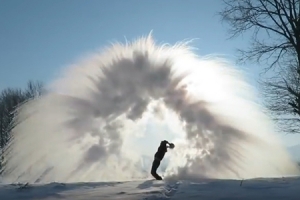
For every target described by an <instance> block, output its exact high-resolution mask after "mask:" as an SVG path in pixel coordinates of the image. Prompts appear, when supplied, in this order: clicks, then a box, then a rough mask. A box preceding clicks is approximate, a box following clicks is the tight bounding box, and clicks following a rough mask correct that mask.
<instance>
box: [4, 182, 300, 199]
mask: <svg viewBox="0 0 300 200" xmlns="http://www.w3.org/2000/svg"><path fill="white" fill-rule="evenodd" d="M0 199H1V200H18V199H22V200H29V199H30V200H37V199H40V200H46V199H47V200H50V199H52V200H64V199H68V200H96V199H97V200H99V199H104V200H109V199H128V200H135V199H144V200H146V199H147V200H151V199H152V200H154V199H175V200H179V199H186V200H187V199H191V200H196V199H201V200H206V199H209V200H214V199H222V200H225V199H227V200H229V199H230V200H235V199H243V200H244V199H247V200H252V199H254V200H267V199H270V200H271V199H272V200H274V199H277V200H279V199H280V200H281V199H282V200H299V199H300V178H299V177H292V178H277V179H266V178H264V179H252V180H244V181H240V180H201V181H196V182H190V181H156V180H140V181H129V182H111V183H71V184H70V183H69V184H64V183H50V184H45V185H38V184H37V185H27V186H25V187H20V185H3V184H2V185H1V186H0Z"/></svg>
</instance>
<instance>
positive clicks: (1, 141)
mask: <svg viewBox="0 0 300 200" xmlns="http://www.w3.org/2000/svg"><path fill="white" fill-rule="evenodd" d="M42 93H43V83H42V82H40V81H28V83H27V87H26V88H25V89H21V88H6V89H3V90H2V91H1V93H0V150H1V151H0V156H1V158H0V172H1V168H2V161H3V160H4V158H3V150H4V148H5V146H6V144H7V143H8V142H9V140H10V138H11V135H10V133H11V130H12V128H13V127H14V124H13V123H12V122H13V119H14V116H15V112H14V111H15V110H16V108H17V107H18V106H19V105H21V104H22V103H23V102H26V101H28V100H30V99H32V98H36V97H38V96H40V95H41V94H42Z"/></svg>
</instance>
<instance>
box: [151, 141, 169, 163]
mask: <svg viewBox="0 0 300 200" xmlns="http://www.w3.org/2000/svg"><path fill="white" fill-rule="evenodd" d="M167 144H168V142H167V141H165V140H164V141H161V143H160V146H159V147H158V149H157V152H156V153H155V155H154V157H155V158H156V159H158V160H162V159H163V158H164V156H165V153H166V152H167Z"/></svg>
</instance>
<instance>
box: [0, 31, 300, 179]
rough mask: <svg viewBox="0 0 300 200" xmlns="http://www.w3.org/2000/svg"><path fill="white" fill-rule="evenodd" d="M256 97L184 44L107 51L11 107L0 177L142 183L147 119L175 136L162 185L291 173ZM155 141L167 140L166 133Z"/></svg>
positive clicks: (140, 44)
mask: <svg viewBox="0 0 300 200" xmlns="http://www.w3.org/2000/svg"><path fill="white" fill-rule="evenodd" d="M254 98H255V94H254V93H253V92H252V88H251V87H250V86H249V85H248V84H247V83H246V82H245V81H244V80H243V77H242V74H241V73H240V72H238V71H237V70H235V69H234V68H233V67H232V66H230V63H228V62H226V61H225V60H221V59H219V58H213V57H211V58H210V57H203V58H201V57H198V56H196V55H195V54H194V53H193V52H192V51H191V49H190V48H189V47H188V46H187V45H186V44H182V43H179V44H176V45H174V46H167V45H163V46H157V45H156V44H155V43H154V41H153V40H152V38H151V36H149V37H147V38H141V39H139V40H137V41H134V42H133V43H127V44H125V45H123V44H114V45H112V46H111V47H109V48H107V49H105V50H104V51H103V52H100V53H99V54H95V55H93V56H91V57H89V58H87V59H85V60H83V61H81V62H79V63H78V64H77V65H72V66H70V67H69V68H67V69H66V70H65V71H64V73H62V76H61V77H58V78H57V79H56V80H55V81H54V82H53V83H52V84H51V85H50V87H49V92H48V93H47V94H44V95H43V96H41V97H40V98H38V99H34V100H32V101H29V102H27V103H25V104H23V105H22V106H21V107H20V108H19V110H18V115H17V117H16V119H15V120H16V123H17V125H16V127H15V128H14V129H13V131H12V134H13V140H12V142H11V144H10V145H9V147H8V148H7V149H6V165H5V170H4V177H5V178H6V180H7V181H10V182H14V181H29V182H50V181H63V182H72V181H116V180H132V179H136V178H142V177H147V176H149V172H145V171H143V170H142V167H141V163H140V159H141V157H142V156H143V154H142V151H143V148H153V147H149V146H147V144H149V143H150V142H151V141H150V140H151V138H154V136H151V135H149V136H148V138H150V140H149V139H148V140H149V141H144V142H143V144H144V146H142V147H141V145H138V144H137V143H136V142H133V141H134V140H135V139H136V138H137V137H141V138H143V134H145V128H146V126H147V124H148V125H149V124H151V120H149V119H150V118H154V119H157V121H159V122H160V123H161V124H164V125H165V126H167V127H169V129H170V130H173V132H169V133H168V134H173V136H174V138H175V140H174V143H175V145H176V148H175V149H174V150H172V151H171V150H170V152H168V153H167V154H168V155H169V156H170V157H169V160H170V162H169V164H168V167H167V171H166V175H167V176H168V177H172V178H182V179H188V178H191V177H193V178H200V177H209V178H251V177H259V176H282V175H297V174H299V171H298V169H297V167H296V164H295V163H293V162H292V161H291V160H290V158H289V157H288V154H287V152H286V151H285V149H284V148H283V147H282V145H281V144H280V142H279V141H278V139H277V138H276V137H275V135H274V132H275V131H274V129H273V126H272V123H271V121H270V120H269V119H268V118H267V116H265V114H264V113H263V112H262V108H260V107H259V106H258V105H256V104H255V103H254V102H255V101H254V100H255V99H254ZM175 132H176V133H175ZM138 135H142V136H138ZM159 137H161V140H164V139H167V140H168V138H166V137H167V133H165V132H162V133H160V135H159ZM157 145H158V144H157ZM156 148H157V147H155V148H153V154H154V153H155V150H156ZM150 156H153V155H150ZM148 168H149V169H150V168H151V166H148Z"/></svg>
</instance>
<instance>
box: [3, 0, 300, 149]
mask: <svg viewBox="0 0 300 200" xmlns="http://www.w3.org/2000/svg"><path fill="white" fill-rule="evenodd" d="M222 6H223V5H222V4H221V1H220V0H210V1H201V0H172V1H171V0H165V1H159V0H156V1H146V0H145V1H142V0H140V1H138V0H126V1H125V0H124V1H122V0H106V1H105V0H0V69H1V73H0V90H1V89H3V88H6V87H9V86H11V87H23V86H24V85H25V84H26V82H27V81H28V80H29V79H31V80H42V81H44V82H45V83H48V82H49V81H51V80H52V79H53V78H54V77H55V76H56V75H57V74H58V73H59V71H60V70H61V69H62V68H63V67H65V66H67V65H69V64H71V63H73V62H75V61H76V60H78V59H79V58H81V57H82V56H84V55H86V54H87V53H90V52H93V51H95V50H98V49H99V48H101V47H103V46H104V45H109V44H110V42H113V41H117V40H118V41H121V42H124V41H125V37H126V38H127V39H128V40H132V39H135V38H137V37H140V36H145V35H147V34H149V33H150V31H153V36H154V38H155V40H157V41H158V42H159V43H162V42H167V43H175V42H177V41H179V40H184V39H193V38H198V39H197V40H195V41H194V43H193V45H194V46H195V47H197V48H198V49H199V50H198V53H199V54H201V55H206V54H222V55H225V56H226V57H227V58H228V59H231V60H232V61H234V59H235V53H236V52H235V49H236V48H243V47H246V46H247V45H248V41H249V40H248V39H249V38H248V37H247V35H246V36H244V38H243V37H239V38H237V39H234V40H227V38H228V36H229V35H228V34H227V32H226V31H227V29H226V25H225V24H221V21H220V18H219V16H217V12H218V11H220V10H221V8H222ZM241 67H242V68H243V69H244V70H245V71H246V73H247V74H248V79H249V80H250V83H251V84H253V85H254V86H256V85H257V83H256V80H257V78H258V74H259V72H260V71H259V69H260V68H259V66H255V65H246V66H241ZM282 138H283V139H284V142H285V144H287V145H292V144H296V143H299V142H300V136H295V135H294V136H291V135H290V136H284V137H283V136H282Z"/></svg>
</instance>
